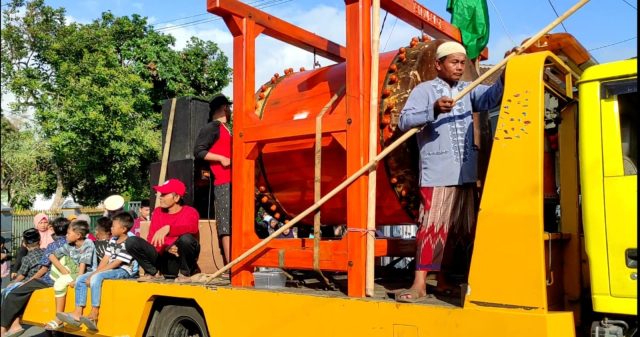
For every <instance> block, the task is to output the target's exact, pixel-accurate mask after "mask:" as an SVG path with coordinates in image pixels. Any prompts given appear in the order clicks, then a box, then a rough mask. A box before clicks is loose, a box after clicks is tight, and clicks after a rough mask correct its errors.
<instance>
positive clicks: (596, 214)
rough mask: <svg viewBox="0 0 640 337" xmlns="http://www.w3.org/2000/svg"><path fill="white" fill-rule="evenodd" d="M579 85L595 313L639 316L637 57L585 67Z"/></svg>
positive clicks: (582, 166) (587, 244)
mask: <svg viewBox="0 0 640 337" xmlns="http://www.w3.org/2000/svg"><path fill="white" fill-rule="evenodd" d="M578 85H579V93H580V103H579V104H580V115H579V116H580V117H579V135H580V138H579V143H578V144H579V145H578V146H579V153H580V183H581V188H582V190H581V196H582V198H581V199H582V200H581V201H582V217H583V226H584V236H585V251H586V254H587V257H588V261H589V271H590V272H589V276H590V277H589V281H590V285H591V298H592V301H593V310H594V311H595V312H598V313H604V314H617V315H636V314H637V298H638V294H637V286H638V284H637V278H638V262H637V261H638V260H637V249H638V247H637V237H638V232H637V222H638V214H637V203H638V196H637V193H638V190H637V186H638V175H637V165H638V118H639V117H640V116H638V96H637V91H638V82H637V59H635V58H634V59H629V60H623V61H617V62H612V63H607V64H602V65H596V66H593V67H590V68H588V69H587V70H586V71H585V72H584V73H583V74H582V76H581V79H580V81H579V82H578Z"/></svg>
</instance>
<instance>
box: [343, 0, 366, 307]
mask: <svg viewBox="0 0 640 337" xmlns="http://www.w3.org/2000/svg"><path fill="white" fill-rule="evenodd" d="M345 3H346V21H347V22H346V25H347V27H346V33H347V46H346V47H347V61H346V69H347V78H346V99H347V101H346V102H347V176H349V175H351V174H352V173H354V172H356V171H358V170H359V169H360V168H361V167H362V166H364V165H365V164H366V163H367V162H368V161H369V158H368V148H369V136H368V135H369V119H368V118H367V116H369V114H368V113H366V112H367V111H368V110H369V97H370V88H371V0H359V1H358V0H347V1H346V2H345ZM347 204H348V205H349V212H348V213H347V228H348V229H349V231H348V233H347V245H348V253H347V255H348V265H347V272H348V275H347V277H348V295H349V296H351V297H364V296H365V272H366V240H367V235H366V233H367V232H366V229H367V177H365V176H363V177H361V178H360V179H358V180H356V181H355V182H354V183H353V184H352V185H351V186H349V188H348V189H347Z"/></svg>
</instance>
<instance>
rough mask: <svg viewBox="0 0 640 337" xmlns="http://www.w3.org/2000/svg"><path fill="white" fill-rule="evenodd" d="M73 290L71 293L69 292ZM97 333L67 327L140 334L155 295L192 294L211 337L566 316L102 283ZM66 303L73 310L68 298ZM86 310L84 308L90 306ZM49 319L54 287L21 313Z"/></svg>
mask: <svg viewBox="0 0 640 337" xmlns="http://www.w3.org/2000/svg"><path fill="white" fill-rule="evenodd" d="M71 293H73V292H70V294H71ZM102 296H103V303H104V305H103V306H102V308H101V314H100V317H101V319H100V320H99V322H98V328H99V329H100V330H99V333H91V332H88V331H86V329H85V328H82V329H69V328H65V329H64V331H65V332H68V333H72V334H76V335H81V336H143V333H144V329H145V324H146V322H147V316H148V315H149V313H150V312H151V307H152V302H153V301H154V300H155V299H157V298H159V297H167V298H185V299H195V301H196V302H197V303H198V305H199V306H200V308H201V309H202V312H203V313H204V317H205V318H206V321H207V326H208V330H209V335H210V336H235V337H240V336H261V337H271V336H273V337H282V336H294V335H304V336H306V337H327V336H350V337H352V336H367V337H389V336H398V337H400V336H402V337H418V336H438V337H460V336H465V337H486V336H505V337H506V336H522V337H527V336H530V337H542V336H548V337H567V336H574V330H573V326H572V325H571V324H567V322H571V313H567V312H559V313H542V312H530V311H525V310H513V309H504V308H489V307H475V308H464V309H463V308H459V307H451V306H428V305H421V304H400V303H396V302H393V301H390V300H386V301H380V300H368V299H361V298H346V297H345V298H335V297H330V296H314V295H303V294H295V293H290V292H274V291H266V290H255V289H246V288H230V287H221V288H217V289H209V288H205V287H202V286H196V285H176V284H166V283H165V284H162V283H139V282H135V281H106V282H105V284H104V291H103V295H102ZM70 297H71V298H69V299H68V300H67V305H68V306H67V308H71V307H72V303H73V302H72V300H73V298H72V297H73V296H70ZM87 312H88V310H87ZM53 317H54V305H53V290H52V289H51V288H49V289H45V290H39V291H37V292H35V293H34V295H33V296H32V299H31V301H30V303H29V306H28V308H27V310H26V311H25V314H24V320H25V321H26V322H29V323H38V324H41V323H44V322H48V321H49V320H51V319H52V318H53Z"/></svg>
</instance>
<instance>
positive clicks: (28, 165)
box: [1, 116, 55, 209]
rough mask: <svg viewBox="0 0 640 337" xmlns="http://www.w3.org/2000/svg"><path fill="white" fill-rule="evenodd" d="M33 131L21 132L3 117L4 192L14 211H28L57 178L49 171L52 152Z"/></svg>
mask: <svg viewBox="0 0 640 337" xmlns="http://www.w3.org/2000/svg"><path fill="white" fill-rule="evenodd" d="M40 145H41V144H40V142H39V141H38V139H37V138H36V136H35V135H34V133H33V132H32V131H19V130H18V129H17V128H15V127H14V126H13V125H12V124H11V122H9V120H8V119H6V118H5V117H4V116H2V149H1V151H2V157H1V158H2V189H3V190H4V191H6V192H7V194H8V197H9V204H10V205H11V206H12V207H13V208H15V209H27V208H29V207H30V206H31V204H33V202H34V201H35V197H36V194H37V192H38V191H41V190H44V189H45V186H46V185H47V183H51V182H52V181H53V183H54V184H55V178H54V177H52V175H51V174H49V173H48V171H47V166H48V164H49V163H50V160H51V153H50V152H49V151H48V150H47V149H46V147H42V146H40Z"/></svg>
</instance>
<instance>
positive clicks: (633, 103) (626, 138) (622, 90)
mask: <svg viewBox="0 0 640 337" xmlns="http://www.w3.org/2000/svg"><path fill="white" fill-rule="evenodd" d="M603 88H604V96H605V98H610V97H612V96H617V102H616V103H617V110H618V115H619V120H620V138H621V139H620V141H621V145H622V161H623V163H622V164H623V168H624V175H637V167H638V117H639V116H638V111H637V109H638V97H637V95H636V93H637V91H638V82H637V79H629V80H622V81H616V82H610V83H606V84H604V85H603Z"/></svg>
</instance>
